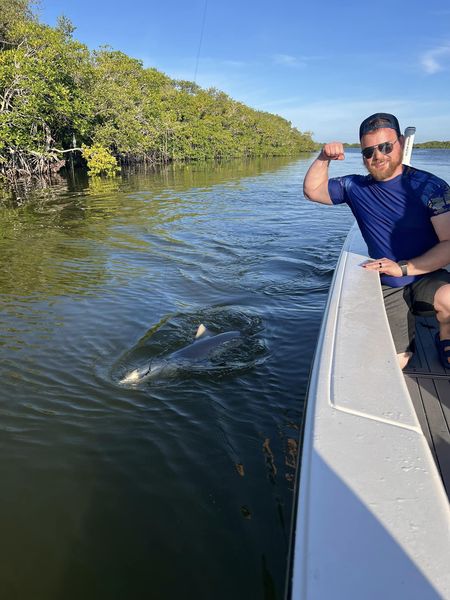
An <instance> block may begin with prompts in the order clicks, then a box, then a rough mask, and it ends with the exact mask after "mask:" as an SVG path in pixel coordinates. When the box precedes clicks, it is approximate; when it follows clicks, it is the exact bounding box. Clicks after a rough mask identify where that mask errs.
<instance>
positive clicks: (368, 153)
mask: <svg viewBox="0 0 450 600" xmlns="http://www.w3.org/2000/svg"><path fill="white" fill-rule="evenodd" d="M396 142H398V138H397V139H396V140H395V141H393V142H383V143H382V144H375V146H367V148H363V149H362V150H361V154H362V155H363V156H364V158H372V156H373V153H374V152H375V149H378V152H381V154H390V153H391V152H392V149H393V148H394V144H395V143H396Z"/></svg>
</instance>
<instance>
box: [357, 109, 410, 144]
mask: <svg viewBox="0 0 450 600" xmlns="http://www.w3.org/2000/svg"><path fill="white" fill-rule="evenodd" d="M375 129H395V131H396V132H397V135H398V136H399V137H400V136H401V132H400V125H399V123H398V119H397V117H394V115H390V114H389V113H375V114H374V115H370V117H367V119H364V121H363V122H362V123H361V125H360V127H359V139H361V138H362V136H363V135H365V134H366V133H369V131H374V130H375Z"/></svg>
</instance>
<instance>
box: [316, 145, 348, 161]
mask: <svg viewBox="0 0 450 600" xmlns="http://www.w3.org/2000/svg"><path fill="white" fill-rule="evenodd" d="M344 159H345V152H344V145H343V144H342V143H341V142H329V143H328V144H325V145H324V147H323V148H322V150H321V152H320V154H319V160H344Z"/></svg>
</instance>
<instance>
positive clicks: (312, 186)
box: [303, 142, 345, 204]
mask: <svg viewBox="0 0 450 600" xmlns="http://www.w3.org/2000/svg"><path fill="white" fill-rule="evenodd" d="M344 158H345V155H344V146H343V145H342V144H341V142H331V143H329V144H325V146H324V147H323V148H322V150H321V152H320V154H319V156H318V157H317V158H316V160H315V161H314V162H313V163H312V165H311V166H310V167H309V169H308V172H307V173H306V176H305V179H304V181H303V194H304V195H305V198H308V200H313V201H314V202H320V203H321V204H333V202H332V201H331V198H330V195H329V193H328V166H329V164H330V160H344Z"/></svg>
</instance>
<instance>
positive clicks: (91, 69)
mask: <svg viewBox="0 0 450 600" xmlns="http://www.w3.org/2000/svg"><path fill="white" fill-rule="evenodd" d="M32 4H33V2H32V0H0V34H1V35H2V37H1V38H0V39H1V40H2V42H0V172H1V171H3V172H8V171H9V172H13V173H20V172H22V171H23V172H27V173H29V172H33V171H43V170H45V168H46V167H50V166H51V165H53V166H55V165H60V164H62V161H61V157H62V154H61V151H67V150H69V149H71V148H72V147H73V146H74V140H76V146H79V145H80V144H84V146H83V148H84V150H83V154H84V156H85V157H86V159H87V160H88V163H89V168H90V172H91V173H92V172H94V171H95V170H96V169H100V171H101V172H112V171H110V169H112V170H113V171H114V169H115V166H116V161H115V158H117V159H119V160H120V161H122V162H126V161H131V160H133V161H150V162H169V161H182V160H204V159H210V158H228V157H247V156H248V157H251V156H286V155H293V154H297V153H299V152H302V151H312V150H314V149H315V144H314V142H313V141H312V138H311V134H310V133H309V132H306V133H301V132H300V131H298V130H297V129H295V128H294V127H292V125H291V123H289V122H288V121H286V120H285V119H283V118H281V117H279V116H277V115H272V114H269V113H266V112H260V111H256V110H253V109H251V108H249V107H248V106H245V105H244V104H242V103H240V102H236V101H234V100H233V99H231V98H230V97H229V96H227V95H226V94H224V93H223V92H221V91H219V90H216V89H214V88H212V89H208V90H204V89H202V88H200V87H199V86H198V85H197V84H195V83H193V82H189V81H174V80H172V79H170V78H169V77H168V76H167V75H165V74H164V73H161V72H159V71H157V70H156V69H154V68H144V66H143V64H142V62H141V61H140V60H136V59H134V58H131V57H129V56H127V55H126V54H124V53H122V52H119V51H116V50H113V49H111V48H108V47H104V48H101V49H99V50H97V51H94V52H90V51H89V50H88V48H87V47H86V46H84V45H83V44H81V43H79V42H77V41H76V40H74V39H73V32H74V27H73V25H72V24H71V22H70V21H69V20H68V19H66V18H65V17H60V19H59V20H58V25H57V26H56V27H54V28H52V27H48V26H46V25H42V24H40V23H39V22H38V20H37V19H36V18H35V17H33V15H32V11H31V7H32ZM89 153H90V154H89ZM64 156H65V157H66V156H67V154H64ZM111 160H114V165H113V163H112V162H111ZM113 166H114V169H113Z"/></svg>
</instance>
